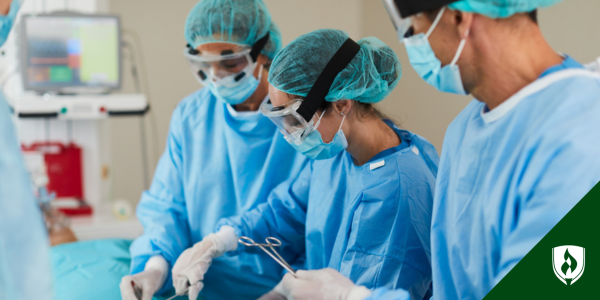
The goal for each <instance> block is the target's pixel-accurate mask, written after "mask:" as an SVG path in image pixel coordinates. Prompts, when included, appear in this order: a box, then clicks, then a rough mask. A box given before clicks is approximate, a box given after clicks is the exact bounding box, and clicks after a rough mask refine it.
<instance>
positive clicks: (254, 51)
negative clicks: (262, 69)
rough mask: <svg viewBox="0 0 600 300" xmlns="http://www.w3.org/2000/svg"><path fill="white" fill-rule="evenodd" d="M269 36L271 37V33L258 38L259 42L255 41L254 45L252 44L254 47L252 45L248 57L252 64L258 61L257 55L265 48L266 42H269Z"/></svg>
mask: <svg viewBox="0 0 600 300" xmlns="http://www.w3.org/2000/svg"><path fill="white" fill-rule="evenodd" d="M270 36H271V33H269V32H267V34H265V36H263V37H262V38H260V40H258V41H256V43H254V45H252V50H250V57H251V58H252V62H256V60H257V59H258V55H259V54H260V52H261V51H262V50H263V49H264V48H265V46H266V45H267V42H269V37H270Z"/></svg>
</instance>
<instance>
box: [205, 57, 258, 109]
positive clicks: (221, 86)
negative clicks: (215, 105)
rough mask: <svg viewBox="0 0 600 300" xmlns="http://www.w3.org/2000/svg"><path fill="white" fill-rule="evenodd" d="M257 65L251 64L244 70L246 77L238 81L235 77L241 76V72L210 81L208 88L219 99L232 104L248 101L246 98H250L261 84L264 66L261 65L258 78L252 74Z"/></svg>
mask: <svg viewBox="0 0 600 300" xmlns="http://www.w3.org/2000/svg"><path fill="white" fill-rule="evenodd" d="M255 66H256V65H250V66H249V68H248V69H247V70H245V71H244V72H245V75H244V78H242V79H240V80H239V81H237V82H236V81H235V79H236V77H238V76H239V74H234V75H230V76H227V77H224V78H221V79H219V80H216V81H210V82H209V83H208V88H209V89H210V91H211V92H212V93H213V95H215V97H217V99H219V100H221V101H223V102H225V103H227V104H230V105H236V104H240V103H242V102H244V101H246V99H248V98H250V96H252V94H254V92H255V91H256V88H258V85H259V84H260V80H261V78H262V71H263V67H262V65H261V66H260V71H259V72H258V74H259V75H258V79H257V78H256V77H254V75H252V74H253V73H254V72H253V71H254V68H255ZM211 70H212V69H211ZM240 74H241V73H240ZM213 77H214V76H213Z"/></svg>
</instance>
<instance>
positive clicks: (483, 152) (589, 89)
mask: <svg viewBox="0 0 600 300" xmlns="http://www.w3.org/2000/svg"><path fill="white" fill-rule="evenodd" d="M484 107H485V104H484V103H482V102H479V101H477V100H473V101H472V102H471V103H470V104H469V105H468V106H467V107H466V108H465V109H464V110H463V111H462V112H461V113H460V114H459V115H458V117H457V118H456V119H455V120H454V121H453V122H452V124H450V126H449V127H448V131H447V132H446V137H445V139H444V145H443V151H442V157H441V161H440V169H439V174H440V176H438V178H437V183H436V191H435V201H434V210H433V226H432V237H431V246H432V253H433V259H432V267H433V291H434V295H433V299H436V300H442V299H452V300H454V299H482V298H483V297H485V295H486V294H487V293H488V292H489V291H490V290H491V289H492V288H493V287H494V286H495V285H496V284H497V283H498V282H499V281H500V280H502V278H503V277H504V276H505V275H506V274H507V273H508V272H510V270H511V269H512V268H513V267H514V266H515V265H516V264H517V263H518V262H519V261H520V260H521V259H522V258H523V257H524V256H525V255H526V254H527V253H528V252H529V251H530V250H531V249H532V248H533V247H534V246H535V245H536V244H537V243H538V242H539V241H540V240H541V239H542V238H543V237H544V236H545V235H546V234H547V233H548V232H549V231H550V229H552V228H553V227H554V226H555V225H556V224H557V223H558V222H559V221H560V220H561V219H562V218H563V217H564V216H565V215H566V214H567V213H568V212H569V211H570V210H571V208H573V207H574V206H575V205H576V204H577V203H578V202H579V200H581V198H583V196H585V195H586V194H587V193H588V192H589V191H590V190H591V189H592V188H593V187H594V186H595V185H596V184H597V183H598V182H599V181H600V160H599V159H598V157H600V131H599V130H591V128H600V118H599V117H598V116H600V76H598V75H596V74H593V73H591V72H588V71H585V70H583V69H582V66H581V64H579V63H577V62H576V61H574V60H573V59H572V58H570V57H568V56H567V57H566V59H565V60H564V61H563V63H562V64H560V65H557V66H554V67H552V68H550V69H549V70H547V71H546V72H544V73H543V74H542V76H541V78H540V79H538V80H537V81H535V82H533V83H531V84H530V85H529V86H527V87H525V88H524V89H523V90H521V91H520V92H519V93H517V94H515V95H514V96H513V97H511V98H510V99H508V100H506V101H505V102H504V103H502V104H501V105H500V106H498V107H497V108H495V109H494V110H492V111H490V112H486V111H485V110H484ZM369 299H408V293H407V292H406V291H403V290H396V291H389V290H386V289H379V290H376V291H375V292H374V293H373V295H372V296H371V297H370V298H369Z"/></svg>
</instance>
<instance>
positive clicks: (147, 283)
mask: <svg viewBox="0 0 600 300" xmlns="http://www.w3.org/2000/svg"><path fill="white" fill-rule="evenodd" d="M168 271H169V265H168V263H167V261H166V260H165V259H164V258H163V257H162V256H153V257H152V258H150V260H148V262H147V263H146V267H145V269H144V271H143V272H140V273H138V274H135V275H128V276H125V277H123V278H122V279H121V284H120V285H119V287H120V288H121V297H122V298H123V300H137V297H136V296H135V293H134V291H133V286H132V285H131V282H132V281H133V282H135V285H136V286H137V287H139V288H141V289H142V300H151V299H152V296H154V293H156V292H157V291H158V290H160V288H161V287H162V286H163V284H164V283H165V280H166V279H167V274H168Z"/></svg>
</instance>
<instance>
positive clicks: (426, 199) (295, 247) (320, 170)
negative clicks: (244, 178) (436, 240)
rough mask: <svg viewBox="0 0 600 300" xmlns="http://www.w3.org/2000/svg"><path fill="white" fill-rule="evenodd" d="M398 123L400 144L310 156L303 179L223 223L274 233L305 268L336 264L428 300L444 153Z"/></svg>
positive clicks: (256, 234)
mask: <svg viewBox="0 0 600 300" xmlns="http://www.w3.org/2000/svg"><path fill="white" fill-rule="evenodd" d="M390 125H391V124H390ZM391 126H393V125H391ZM394 129H395V130H396V132H397V133H398V135H399V136H400V138H401V139H402V141H403V142H402V144H401V145H400V146H398V147H395V148H391V149H388V150H385V151H383V152H381V153H380V154H378V155H377V156H375V157H374V158H372V159H371V160H370V161H369V162H368V163H366V164H365V165H362V166H356V165H355V164H354V162H353V159H352V156H351V155H350V154H349V153H348V152H346V151H344V152H342V153H341V154H339V155H337V156H336V157H334V158H331V159H327V160H316V161H312V162H311V164H309V165H307V166H306V168H304V170H303V171H302V173H301V174H300V175H299V176H298V178H295V179H293V180H290V181H288V182H286V183H283V184H281V185H280V186H278V187H277V188H276V189H275V190H274V191H273V193H272V194H271V195H270V196H269V201H268V203H265V204H261V205H260V206H259V207H258V208H257V209H255V210H253V211H250V212H247V213H245V214H244V215H242V216H240V217H236V218H231V219H226V220H222V221H220V222H219V224H218V226H217V229H218V228H219V227H220V226H222V225H230V226H232V227H234V229H235V230H236V233H237V234H238V235H239V236H249V237H251V238H253V239H254V240H255V241H258V242H263V241H264V239H265V238H266V237H269V236H272V237H276V238H278V239H280V240H281V241H282V243H283V247H280V248H281V249H279V250H278V251H279V252H280V253H281V254H282V256H283V257H284V258H286V257H294V256H295V255H299V254H305V255H306V265H305V268H306V269H321V268H327V267H329V268H334V269H336V270H338V271H340V272H341V273H342V274H343V275H345V276H347V277H348V278H350V279H351V280H352V281H354V282H356V283H357V284H361V285H365V286H367V287H369V288H376V287H388V288H392V289H393V288H405V289H408V290H409V291H410V292H411V294H413V295H414V296H415V297H417V298H419V299H422V298H423V296H424V295H425V293H426V292H427V291H428V289H429V287H430V283H431V266H430V263H429V257H428V255H429V231H430V225H431V209H432V203H433V190H434V184H435V175H436V172H437V164H438V159H439V158H438V154H437V152H436V151H435V148H434V147H433V146H432V145H431V144H429V142H427V141H426V140H425V139H423V138H421V137H419V136H417V135H415V134H412V133H410V132H408V131H404V130H399V129H397V128H395V126H394ZM258 251H259V250H258ZM248 252H251V253H254V252H257V249H253V248H250V247H242V246H240V247H238V250H236V251H235V252H234V253H233V255H237V254H238V253H248ZM228 255H231V254H228Z"/></svg>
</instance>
